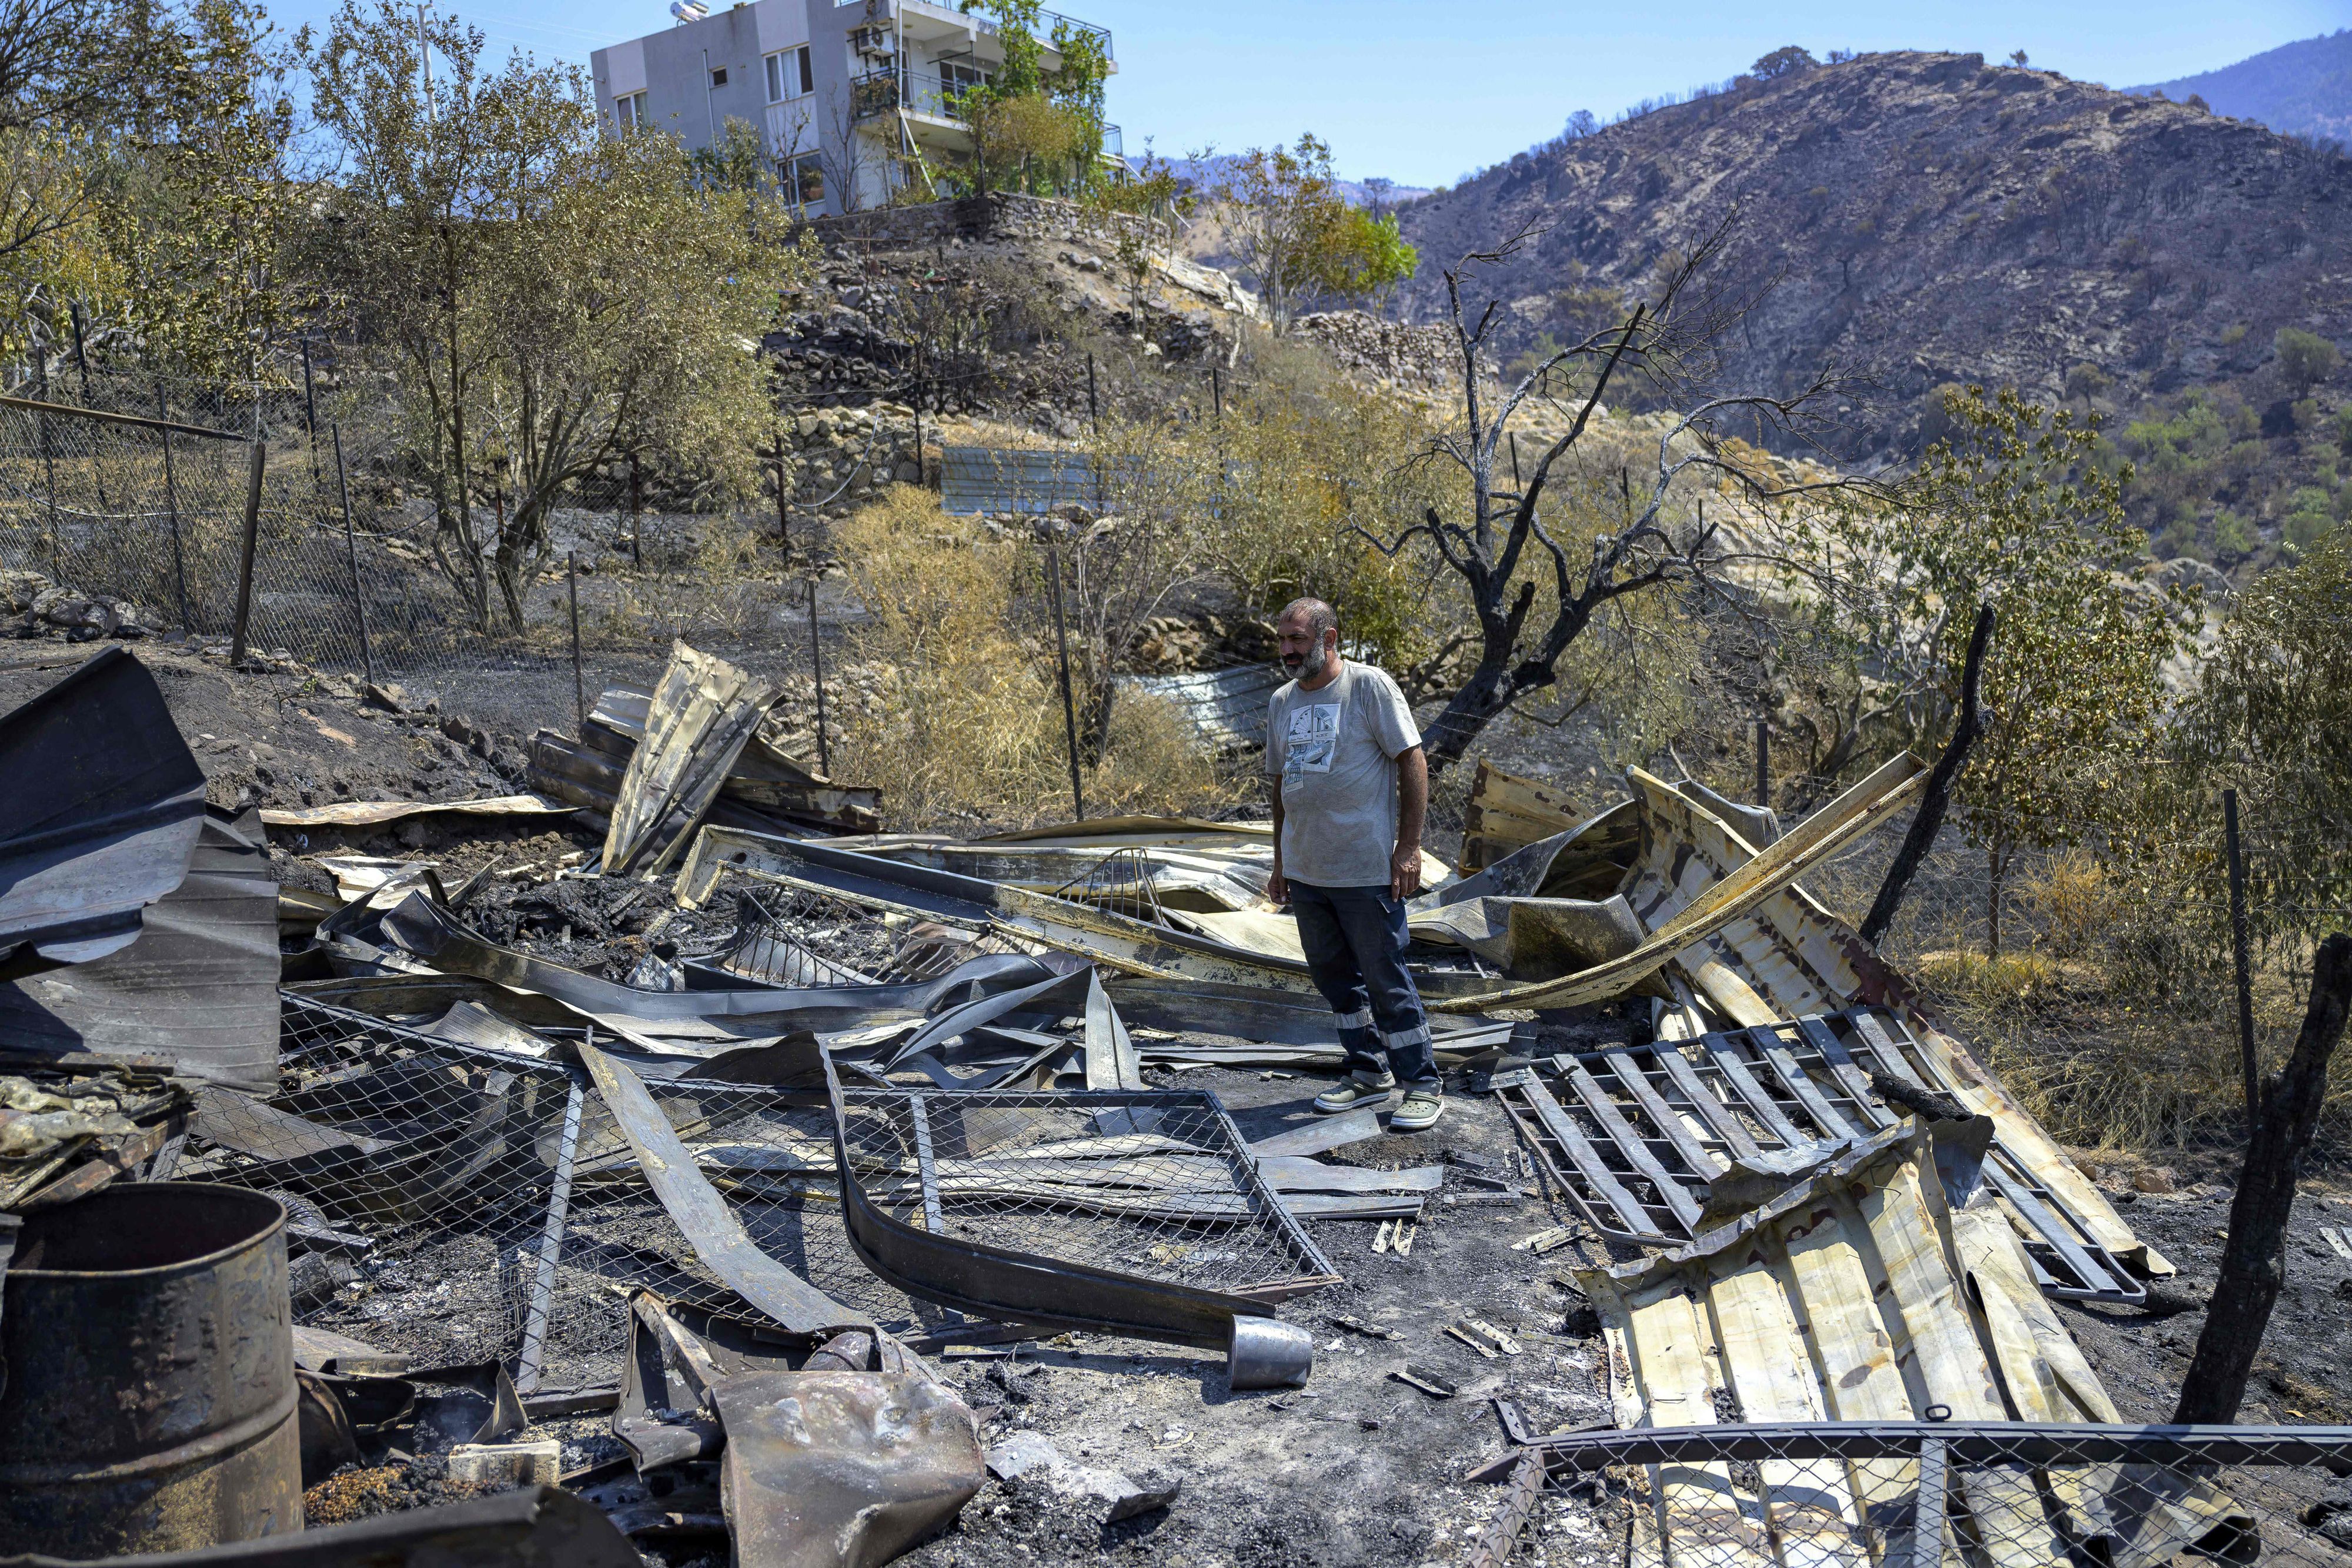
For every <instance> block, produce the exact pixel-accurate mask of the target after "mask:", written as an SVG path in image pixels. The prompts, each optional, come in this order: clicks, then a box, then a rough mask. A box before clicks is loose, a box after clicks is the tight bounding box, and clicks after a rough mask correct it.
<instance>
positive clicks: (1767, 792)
mask: <svg viewBox="0 0 2352 1568" xmlns="http://www.w3.org/2000/svg"><path fill="white" fill-rule="evenodd" d="M1756 803H1757V804H1758V805H1759V806H1767V807H1769V806H1770V805H1771V804H1772V732H1771V730H1770V728H1769V727H1768V724H1767V721H1766V720H1764V719H1760V718H1759V719H1758V720H1757V721H1756Z"/></svg>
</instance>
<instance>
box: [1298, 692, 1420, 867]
mask: <svg viewBox="0 0 2352 1568" xmlns="http://www.w3.org/2000/svg"><path fill="white" fill-rule="evenodd" d="M1420 744H1421V731H1420V730H1418V729H1416V728H1414V727H1413V722H1412V709H1411V708H1409V707H1407V706H1405V700H1404V694H1403V693H1402V692H1401V691H1399V690H1397V684H1396V682H1394V681H1392V680H1391V679H1390V678H1389V676H1388V673H1387V672H1386V671H1384V670H1379V669H1375V668H1374V667H1373V666H1371V665H1370V664H1356V663H1353V662H1352V661H1350V662H1347V663H1343V664H1341V665H1340V666H1339V675H1338V677H1337V678H1336V679H1334V680H1333V681H1332V682H1331V683H1330V684H1329V685H1326V686H1324V687H1322V688H1321V689H1320V690H1318V691H1311V692H1308V691H1301V690H1299V688H1298V683H1297V681H1292V682H1290V683H1288V684H1287V685H1284V686H1282V687H1281V688H1280V689H1279V690H1277V691H1276V693H1275V694H1274V695H1273V696H1272V697H1270V698H1268V699H1267V702H1266V716H1265V773H1266V777H1267V778H1269V779H1277V778H1278V779H1281V780H1282V873H1283V874H1284V875H1285V876H1287V877H1289V878H1290V879H1291V880H1293V881H1294V882H1303V883H1307V884H1308V885H1309V886H1313V887H1374V886H1378V887H1385V886H1387V885H1388V881H1389V862H1390V859H1391V856H1393V855H1394V854H1395V853H1396V836H1397V775H1396V759H1397V758H1398V757H1399V756H1400V755H1401V754H1402V753H1404V752H1407V751H1410V750H1412V748H1413V747H1416V746H1419V745H1420Z"/></svg>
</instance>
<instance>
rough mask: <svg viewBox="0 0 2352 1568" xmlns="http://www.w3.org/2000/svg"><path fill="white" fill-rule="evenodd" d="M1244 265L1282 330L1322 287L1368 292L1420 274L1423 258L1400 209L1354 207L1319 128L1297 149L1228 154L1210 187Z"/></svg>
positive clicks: (1348, 294)
mask: <svg viewBox="0 0 2352 1568" xmlns="http://www.w3.org/2000/svg"><path fill="white" fill-rule="evenodd" d="M1208 196H1209V200H1210V202H1211V203H1212V204H1214V205H1215V206H1216V207H1217V208H1218V210H1219V214H1220V216H1221V217H1222V218H1223V221H1224V225H1225V230H1226V233H1227V235H1228V236H1229V237H1230V239H1231V241H1232V244H1233V246H1234V252H1235V253H1236V255H1237V256H1238V258H1239V260H1240V264H1241V267H1240V270H1241V272H1242V274H1243V276H1244V277H1247V278H1248V279H1249V280H1250V282H1251V283H1252V284H1254V285H1255V287H1256V288H1257V294H1258V299H1259V301H1260V303H1261V304H1263V305H1264V306H1265V313H1266V318H1267V319H1268V321H1269V322H1271V324H1272V325H1273V327H1274V329H1275V330H1276V332H1282V331H1286V330H1288V329H1289V326H1290V321H1291V318H1292V317H1293V316H1294V315H1296V314H1297V309H1298V307H1299V305H1300V303H1301V302H1302V301H1303V300H1305V299H1307V298H1311V297H1313V296H1315V295H1317V294H1326V293H1328V294H1332V295H1338V296H1340V297H1343V298H1361V297H1362V296H1364V295H1368V294H1370V293H1373V292H1375V291H1376V290H1379V289H1381V288H1384V287H1389V286H1391V285H1392V284H1394V283H1397V282H1400V281H1402V279H1404V278H1407V277H1412V273H1413V269H1414V268H1415V267H1417V266H1419V265H1420V259H1421V258H1420V256H1419V254H1418V253H1417V252H1416V251H1414V249H1413V247H1412V246H1410V245H1408V244H1406V243H1405V241H1404V239H1403V238H1402V236H1401V235H1399V234H1398V232H1397V225H1396V219H1395V217H1394V216H1392V215H1391V216H1389V217H1385V218H1374V217H1372V216H1370V214H1366V213H1363V212H1361V211H1360V210H1358V209H1356V208H1353V207H1350V206H1349V204H1348V203H1347V200H1346V198H1345V196H1344V194H1343V193H1342V192H1341V190H1340V187H1339V180H1338V178H1337V177H1336V176H1335V175H1333V173H1332V172H1331V149H1330V147H1329V146H1328V144H1327V143H1325V142H1324V141H1321V140H1319V139H1318V138H1317V137H1316V136H1314V135H1313V134H1311V133H1309V134H1304V135H1301V136H1300V137H1299V139H1298V141H1297V143H1296V144H1295V145H1293V146H1289V147H1283V146H1280V145H1276V146H1275V147H1271V148H1262V147H1253V148H1251V149H1249V150H1248V151H1247V152H1243V153H1242V154H1240V155H1239V156H1238V157H1234V158H1231V159H1228V160H1226V161H1225V163H1224V165H1223V172H1221V173H1220V174H1219V175H1218V177H1217V179H1216V180H1215V181H1214V182H1213V183H1212V184H1211V186H1210V188H1209V192H1208Z"/></svg>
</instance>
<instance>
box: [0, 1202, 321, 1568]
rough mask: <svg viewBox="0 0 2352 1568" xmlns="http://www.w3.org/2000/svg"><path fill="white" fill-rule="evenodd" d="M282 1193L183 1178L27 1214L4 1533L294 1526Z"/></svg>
mask: <svg viewBox="0 0 2352 1568" xmlns="http://www.w3.org/2000/svg"><path fill="white" fill-rule="evenodd" d="M292 1322H293V1320H292V1316H291V1311H290V1308H289V1304H288V1301H287V1295H286V1211H285V1210H284V1209H283V1208H281V1207H278V1203H277V1202H276V1201H275V1200H274V1199H271V1198H267V1197H262V1196H260V1195H259V1194H257V1193H250V1192H241V1191H239V1190H237V1189H236V1188H235V1187H226V1186H208V1185H205V1184H201V1183H194V1182H152V1183H142V1184H137V1185H123V1186H113V1187H109V1188H106V1189H104V1190H102V1191H100V1192H97V1193H93V1194H92V1195H90V1196H89V1197H85V1198H81V1199H79V1200H78V1201H76V1202H73V1203H68V1204H62V1205H59V1206H58V1207H56V1208H48V1209H37V1210H35V1211H34V1212H32V1213H30V1214H28V1215H26V1216H25V1226H24V1230H23V1232H22V1234H21V1235H20V1236H19V1237H18V1239H17V1243H16V1258H15V1259H14V1260H13V1261H12V1262H11V1263H10V1265H9V1267H8V1272H7V1276H6V1295H5V1302H0V1364H5V1369H6V1373H7V1384H6V1385H5V1387H0V1542H6V1547H5V1550H7V1551H15V1552H49V1553H52V1554H55V1555H58V1556H61V1557H101V1556H106V1555H109V1554H111V1553H121V1552H166V1551H174V1550H179V1549H182V1548H186V1547H194V1546H209V1545H212V1544H214V1543H215V1542H231V1541H251V1540H254V1539H256V1538H257V1537H260V1536H264V1535H278V1534H284V1533H287V1532H289V1531H297V1530H299V1529H301V1528H302V1456H301V1439H300V1434H299V1430H298V1429H297V1427H296V1422H295V1401H296V1392H297V1391H296V1386H295V1382H294V1342H293V1328H292Z"/></svg>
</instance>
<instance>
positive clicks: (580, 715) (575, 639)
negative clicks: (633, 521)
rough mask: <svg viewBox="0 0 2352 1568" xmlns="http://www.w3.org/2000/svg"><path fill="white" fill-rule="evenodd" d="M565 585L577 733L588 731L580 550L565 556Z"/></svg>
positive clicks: (573, 704)
mask: <svg viewBox="0 0 2352 1568" xmlns="http://www.w3.org/2000/svg"><path fill="white" fill-rule="evenodd" d="M563 580H564V586H565V587H566V588H568V589H569V590H570V591H571V594H572V716H573V717H574V718H575V719H577V720H578V721H579V728H578V731H577V733H579V734H581V735H586V734H587V733H588V685H587V682H586V681H585V680H584V679H583V678H582V676H581V674H580V552H579V551H577V550H571V551H567V552H565V554H564V557H563Z"/></svg>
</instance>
